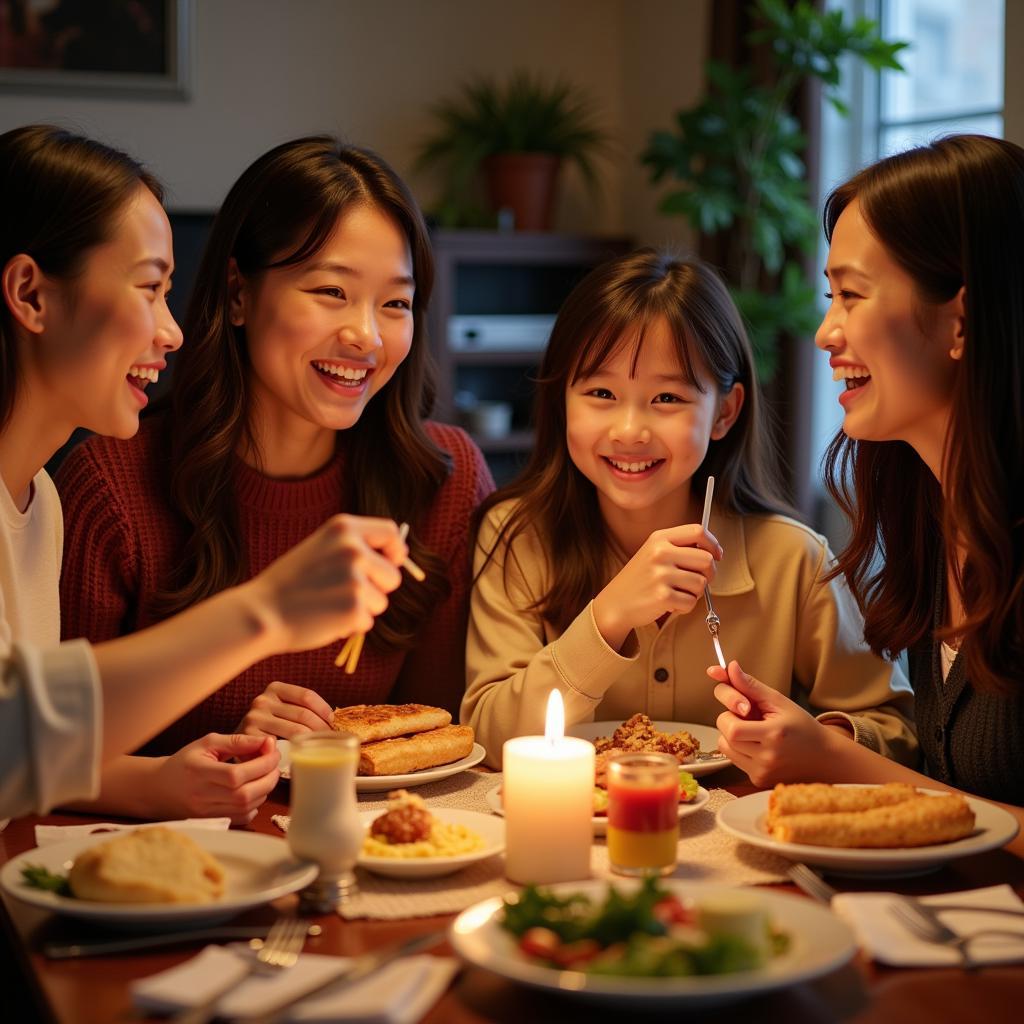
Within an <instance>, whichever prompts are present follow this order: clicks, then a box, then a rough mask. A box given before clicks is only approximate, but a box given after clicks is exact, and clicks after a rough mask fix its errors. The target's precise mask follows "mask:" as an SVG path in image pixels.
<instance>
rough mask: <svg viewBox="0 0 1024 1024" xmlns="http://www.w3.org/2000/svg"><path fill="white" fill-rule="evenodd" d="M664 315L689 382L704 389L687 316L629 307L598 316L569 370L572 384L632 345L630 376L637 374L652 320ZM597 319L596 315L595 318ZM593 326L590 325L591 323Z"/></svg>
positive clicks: (598, 369) (676, 312) (675, 311)
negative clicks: (693, 352) (620, 311)
mask: <svg viewBox="0 0 1024 1024" xmlns="http://www.w3.org/2000/svg"><path fill="white" fill-rule="evenodd" d="M657 317H663V318H664V319H665V321H666V322H667V324H668V328H669V332H670V333H671V335H672V339H673V341H674V342H675V354H676V359H677V361H678V363H679V369H680V371H681V373H682V375H683V378H684V380H685V381H686V383H687V384H688V385H689V386H690V387H693V388H696V389H697V390H698V391H700V392H701V393H703V392H705V391H706V390H707V388H705V387H704V385H703V384H702V383H701V381H700V378H699V377H698V376H697V374H696V373H695V371H694V360H693V355H692V351H691V348H692V346H693V345H694V344H695V341H694V338H693V334H692V332H691V330H690V326H689V324H688V323H687V322H686V320H685V318H684V317H683V316H682V315H681V313H680V312H679V311H677V310H672V311H670V312H664V311H663V310H660V309H659V310H640V309H635V310H629V311H627V312H624V313H623V314H622V315H620V316H616V317H607V318H604V317H602V318H600V319H597V322H595V323H594V324H593V328H594V330H593V334H591V335H590V340H589V341H588V342H587V343H586V344H584V345H582V346H581V351H580V356H579V359H578V360H577V361H576V363H575V365H574V366H573V367H572V370H571V372H570V374H569V385H570V386H572V385H573V384H576V383H577V382H578V381H580V380H585V379H586V378H588V377H593V376H595V375H596V374H597V373H599V372H600V371H601V369H602V368H603V367H604V366H606V365H607V364H608V363H609V362H610V361H611V360H612V359H614V358H615V357H616V356H618V355H619V353H621V352H623V351H624V350H626V349H631V350H632V354H631V356H630V360H629V376H630V378H631V379H632V378H635V377H636V375H637V367H638V365H639V363H640V355H641V353H642V351H643V347H644V342H645V341H646V340H647V332H648V331H649V330H650V328H651V322H652V321H653V320H655V319H656V318H657ZM595 319H596V318H595ZM587 326H590V325H587Z"/></svg>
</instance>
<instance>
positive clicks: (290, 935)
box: [171, 914, 307, 1024]
mask: <svg viewBox="0 0 1024 1024" xmlns="http://www.w3.org/2000/svg"><path fill="white" fill-rule="evenodd" d="M306 927H307V926H306V921H305V920H303V919H302V918H298V917H295V916H294V915H292V914H282V915H281V916H280V917H279V918H278V919H277V920H276V921H275V922H274V923H273V925H271V927H270V931H268V932H267V937H266V938H265V939H264V940H263V943H262V945H261V946H259V948H258V949H257V950H256V956H255V958H254V959H252V960H251V961H250V962H249V963H248V965H247V966H248V970H247V971H246V973H245V974H243V975H242V977H240V978H237V979H235V978H233V979H232V980H231V981H230V982H229V983H228V984H227V985H224V986H223V987H222V988H220V989H218V990H217V991H216V992H215V993H214V994H213V995H212V996H210V997H209V998H208V999H207V1000H206V1002H205V1003H201V1004H200V1005H199V1006H193V1007H190V1008H189V1009H187V1010H183V1011H182V1012H181V1013H178V1014H175V1016H174V1017H172V1018H171V1022H172V1024H207V1022H208V1021H211V1020H213V1018H214V1017H215V1016H216V1015H217V1004H218V1003H219V1002H220V1001H221V999H223V998H224V996H226V995H227V994H228V992H230V991H231V990H232V989H234V988H236V987H237V986H238V985H241V984H242V982H244V981H245V979H246V978H248V977H249V976H250V975H252V974H256V973H257V972H259V971H279V970H285V969H287V968H289V967H294V966H295V964H296V963H297V961H298V959H299V953H301V952H302V947H303V946H304V945H305V942H306ZM257 941H258V940H257Z"/></svg>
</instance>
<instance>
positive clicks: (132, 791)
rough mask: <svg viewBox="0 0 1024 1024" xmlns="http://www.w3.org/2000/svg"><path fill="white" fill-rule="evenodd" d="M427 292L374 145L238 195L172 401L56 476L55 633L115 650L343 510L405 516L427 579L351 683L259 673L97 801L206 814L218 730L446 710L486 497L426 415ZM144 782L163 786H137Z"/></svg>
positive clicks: (413, 211)
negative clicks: (59, 537)
mask: <svg viewBox="0 0 1024 1024" xmlns="http://www.w3.org/2000/svg"><path fill="white" fill-rule="evenodd" d="M432 280H433V263H432V257H431V253H430V246H429V240H428V237H427V233H426V230H425V227H424V224H423V220H422V217H421V215H420V212H419V210H418V208H417V206H416V203H415V200H414V199H413V198H412V196H411V195H410V193H409V191H408V189H407V188H406V187H405V185H404V184H403V183H402V182H401V180H400V179H399V178H398V177H397V176H396V175H395V173H394V172H393V171H392V170H391V169H390V168H389V167H388V166H387V164H385V163H384V162H383V161H382V160H381V159H380V158H379V157H377V156H375V155H374V154H372V153H369V152H366V151H363V150H359V149H355V148H352V147H344V146H343V147H339V145H338V144H337V143H336V142H335V141H334V140H332V139H330V138H326V137H316V138H306V139H298V140H295V141H293V142H289V143H286V144H284V145H282V146H278V147H276V148H275V149H273V150H271V151H270V152H269V153H266V154H265V155H263V156H262V157H260V158H259V159H257V160H256V161H255V163H253V164H252V165H251V166H250V167H249V168H248V169H247V170H246V171H245V172H244V173H243V175H242V176H241V178H240V179H239V180H238V181H237V182H236V184H235V185H234V186H233V187H232V189H231V191H230V192H229V193H228V196H227V198H226V199H225V201H224V205H223V206H222V207H221V210H220V212H219V213H218V214H217V217H216V219H215V221H214V224H213V227H212V230H211V234H210V238H209V241H208V243H207V246H206V251H205V253H204V256H203V260H202V263H201V265H200V270H199V274H198V278H197V282H196V286H195V290H194V292H193V294H192V297H191V301H190V303H189V308H188V312H187V315H186V318H185V324H184V327H185V338H186V339H187V340H186V344H185V346H184V347H183V349H182V351H181V353H180V354H179V356H178V357H177V359H176V362H175V366H174V383H173V387H172V392H171V396H170V401H169V402H168V403H165V404H164V406H163V407H162V408H160V409H158V410H156V412H155V414H154V415H153V416H151V417H148V418H147V419H146V420H144V422H143V424H142V428H141V430H140V431H139V434H138V435H137V436H136V437H135V438H133V439H131V440H130V441H127V442H125V441H114V440H109V439H106V438H98V437H95V438H91V439H89V440H88V441H86V442H85V443H84V444H82V445H80V446H79V447H78V448H76V449H75V450H74V451H73V452H72V453H71V454H70V455H69V456H68V458H67V459H66V461H65V462H64V464H63V465H62V467H61V469H60V472H59V474H58V476H57V486H58V489H59V491H60V493H61V498H62V501H63V502H64V508H65V517H66V520H67V540H66V543H65V549H64V550H65V554H64V569H63V575H62V579H61V605H62V612H63V619H62V628H63V632H64V635H65V636H68V637H75V636H85V637H88V638H89V639H91V640H94V641H96V640H104V639H107V638H109V637H113V636H117V635H119V634H121V633H125V632H130V631H133V630H136V629H139V628H141V627H143V626H146V625H148V624H150V623H152V622H156V621H159V620H160V619H163V618H165V617H166V616H168V615H171V614H174V613H175V612H177V611H178V610H180V609H183V608H186V607H188V606H190V605H192V604H194V603H195V602H196V601H199V600H202V599H203V598H205V597H207V596H209V595H211V594H215V593H218V592H219V591H221V590H223V589H224V588H225V587H229V586H232V585H233V584H236V583H238V582H240V581H242V580H245V579H247V578H249V577H250V576H251V575H252V574H254V573H257V572H259V571H260V570H261V569H262V568H263V566H264V565H266V564H268V563H269V562H270V561H271V560H273V559H274V558H275V557H276V556H277V555H278V554H279V553H280V552H282V551H284V550H286V549H287V548H288V547H290V546H292V545H293V544H295V543H296V542H297V541H299V540H301V539H302V538H303V537H305V536H307V535H308V534H310V533H311V532H312V531H313V530H314V529H316V527H317V526H318V525H319V524H320V523H321V522H323V520H324V519H325V518H327V517H328V516H330V515H332V514H334V513H337V512H340V511H345V512H350V513H358V514H365V515H376V516H382V517H387V518H390V519H394V520H396V521H399V522H408V523H409V525H410V528H411V530H410V535H409V547H410V550H411V554H412V558H413V559H414V560H415V561H416V562H418V563H419V565H420V566H421V567H422V568H423V569H424V570H425V572H426V580H425V581H424V582H422V583H418V582H416V581H414V580H412V579H411V578H410V577H408V576H406V578H405V580H404V582H403V585H402V586H401V587H400V588H399V589H398V590H397V591H396V592H395V593H394V594H393V595H391V599H390V605H389V607H388V609H387V612H386V613H385V614H384V615H383V616H381V617H380V618H379V619H378V620H377V623H376V625H375V627H374V629H373V631H372V633H370V634H369V636H368V638H367V644H366V647H365V648H364V650H363V653H362V656H361V658H360V661H359V665H358V668H357V671H356V673H355V674H354V675H346V674H345V673H344V672H343V671H342V670H341V669H340V668H337V667H335V664H334V661H335V657H336V655H337V654H338V651H339V649H340V644H332V645H330V646H328V647H324V648H321V649H319V650H316V651H311V652H308V653H305V654H300V655H290V654H285V655H280V656H276V657H273V658H268V659H267V660H265V661H262V662H260V663H258V664H256V665H254V666H253V667H251V668H250V669H248V670H246V671H245V672H243V673H242V674H241V675H240V676H238V677H237V678H236V679H234V680H233V681H232V682H231V683H229V684H228V685H227V686H225V687H223V688H222V689H221V690H220V691H218V693H217V694H215V695H214V696H213V697H211V698H209V699H208V700H206V701H205V702H204V703H202V704H201V705H199V706H198V707H197V708H195V709H194V710H193V711H191V712H190V713H189V714H187V715H186V716H185V717H184V718H182V719H180V720H179V721H178V722H177V723H175V724H174V725H173V726H172V727H171V728H169V729H168V730H166V731H165V732H164V733H163V734H161V735H160V736H159V737H157V739H156V740H154V741H153V742H152V743H151V744H149V745H148V746H147V748H145V751H144V753H146V754H152V755H157V756H156V757H149V758H143V757H126V758H123V759H122V760H121V761H120V762H119V763H117V764H116V765H115V766H114V767H113V768H111V769H109V770H108V771H107V772H106V774H105V777H104V785H103V792H102V795H101V797H100V800H99V801H98V803H99V805H101V806H103V807H104V808H105V809H107V810H115V811H120V812H121V813H126V814H143V815H153V814H164V815H170V814H175V815H176V814H182V813H188V814H203V813H205V812H206V799H207V798H206V792H205V787H204V785H203V780H202V774H201V771H199V770H197V769H198V768H201V765H199V764H198V762H197V755H196V752H195V746H196V744H195V741H196V740H197V737H200V736H202V735H203V734H204V733H206V732H208V731H210V730H214V731H225V730H231V729H234V728H237V727H238V726H239V723H241V729H242V731H244V732H248V733H256V734H260V733H262V734H264V735H269V736H279V737H291V736H294V735H296V734H298V733H300V732H303V731H306V730H310V729H322V728H325V727H327V725H328V723H329V720H330V715H331V711H332V709H333V707H334V706H335V705H343V704H356V703H363V702H366V703H375V702H383V701H395V702H399V701H406V700H419V701H423V702H425V703H430V704H436V705H441V706H445V707H448V708H450V709H452V710H453V711H457V709H458V706H459V701H460V699H461V695H462V691H463V688H464V685H465V675H464V645H465V620H466V609H467V591H468V584H469V556H468V537H469V523H470V519H471V516H472V514H473V511H474V509H475V508H476V506H477V505H478V504H479V502H480V500H481V499H482V498H483V497H484V496H485V495H486V494H488V493H489V492H490V491H491V490H492V489H493V482H492V480H491V477H490V474H489V472H488V470H487V468H486V465H485V464H484V462H483V458H482V456H481V455H480V452H479V450H478V449H477V448H476V447H475V446H474V445H473V443H472V442H471V441H470V440H469V438H468V437H467V436H466V435H465V434H464V433H463V432H462V431H460V430H458V429H456V428H454V427H448V426H442V425H440V424H437V423H433V422H429V421H426V420H425V419H424V416H425V415H426V414H427V412H428V411H429V409H430V407H431V404H432V400H433V393H434V388H433V382H432V380H431V377H430V373H429V365H428V364H429V357H428V353H427V348H426V338H425V336H424V335H425V315H426V306H427V300H428V298H429V295H430V290H431V284H432ZM140 685H145V683H144V682H140ZM183 744H184V745H185V746H183ZM157 773H160V774H161V777H162V778H163V779H164V780H165V782H166V784H165V785H163V786H162V787H161V792H160V793H155V792H154V791H153V788H152V787H151V786H150V785H149V784H148V782H147V781H146V780H147V779H149V778H150V777H151V776H156V775H157ZM94 806H95V805H94Z"/></svg>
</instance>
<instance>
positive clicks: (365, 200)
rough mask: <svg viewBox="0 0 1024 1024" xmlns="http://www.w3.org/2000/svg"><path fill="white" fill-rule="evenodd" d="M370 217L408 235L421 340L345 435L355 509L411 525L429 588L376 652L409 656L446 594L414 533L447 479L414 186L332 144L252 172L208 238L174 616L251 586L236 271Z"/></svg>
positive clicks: (275, 260) (191, 330)
mask: <svg viewBox="0 0 1024 1024" xmlns="http://www.w3.org/2000/svg"><path fill="white" fill-rule="evenodd" d="M360 205H369V206H373V207H375V208H376V209H378V210H380V211H381V212H382V213H383V214H385V215H386V216H388V217H390V218H391V219H392V220H394V222H395V223H396V224H397V225H398V226H399V228H400V229H401V230H402V231H403V233H404V234H405V236H406V238H407V239H408V242H409V248H410V250H411V253H412V263H413V273H414V276H415V281H416V289H415V295H414V298H413V323H414V327H413V339H412V346H411V348H410V350H409V354H408V356H407V357H406V358H405V359H404V360H403V362H402V363H401V365H400V366H399V367H398V369H397V370H396V372H395V375H394V377H393V378H392V379H391V381H389V382H388V385H387V387H386V388H384V389H383V391H382V392H381V393H380V394H379V395H377V396H375V397H374V399H373V400H372V401H371V402H370V403H369V405H368V406H367V407H366V409H365V410H364V412H363V414H362V415H361V416H360V418H359V420H358V422H357V423H355V424H354V425H353V426H352V427H350V428H349V429H347V430H345V431H344V445H345V451H346V470H345V475H346V479H347V480H348V481H349V483H348V489H349V501H350V504H349V507H348V509H347V511H350V512H353V513H356V514H360V515H377V516H387V517H389V518H393V519H402V520H404V521H408V522H409V524H410V526H411V527H412V531H411V535H410V536H411V547H412V551H413V558H414V559H415V560H416V561H417V562H419V563H420V564H421V565H422V566H423V568H424V569H425V570H426V571H427V580H426V582H424V583H421V584H416V583H414V582H407V583H406V584H405V585H404V586H403V587H401V588H400V589H399V590H398V591H396V593H395V594H394V596H393V597H392V599H391V603H390V605H389V607H388V610H387V612H386V614H385V615H384V616H382V617H381V618H380V619H378V621H377V625H376V626H375V627H374V630H373V633H372V634H371V642H372V643H375V644H377V645H378V646H381V647H384V648H403V647H407V646H409V645H410V644H411V643H412V642H413V639H414V636H415V633H416V629H417V627H418V625H419V623H420V622H421V621H422V620H423V618H424V617H425V616H426V615H427V613H428V612H429V610H430V609H431V608H432V607H433V606H434V605H436V603H437V601H438V600H439V599H440V598H441V597H443V596H444V594H445V593H447V590H448V582H447V572H448V567H447V566H446V565H444V564H443V562H442V561H441V559H440V558H439V557H438V556H437V555H436V554H433V553H432V552H430V551H427V550H426V549H424V548H422V547H421V546H420V545H419V542H418V541H417V539H416V538H417V535H418V530H417V525H418V523H419V522H420V520H421V518H422V517H423V516H424V515H425V514H426V512H427V511H428V509H429V507H430V505H431V504H432V502H433V500H434V496H435V495H436V493H437V491H438V489H439V488H440V486H441V484H442V483H443V482H444V480H445V479H446V478H447V476H448V473H449V471H450V465H449V459H448V457H447V456H446V454H445V453H444V452H442V451H441V450H440V449H439V448H438V447H437V446H436V445H434V444H433V442H432V441H431V440H430V438H429V437H428V436H427V434H426V432H425V430H424V427H423V419H424V417H425V416H426V415H427V414H428V413H429V412H430V409H431V408H432V406H433V402H434V392H435V389H434V379H433V374H432V370H431V366H430V357H429V352H428V346H427V339H426V308H427V302H428V300H429V298H430V291H431V287H432V285H433V280H434V263H433V257H432V255H431V250H430V242H429V239H428V236H427V230H426V226H425V225H424V223H423V217H422V215H421V213H420V211H419V208H418V206H417V205H416V201H415V200H414V199H413V197H412V195H411V194H410V192H409V190H408V189H407V188H406V186H405V184H404V183H403V182H402V181H401V179H400V178H399V177H398V175H397V174H395V172H394V171H393V170H392V169H391V168H390V167H389V166H388V165H387V164H386V163H385V162H384V161H383V160H382V159H381V158H380V157H379V156H377V155H376V154H374V153H371V152H369V151H367V150H363V149H356V148H355V147H352V146H342V145H340V144H339V143H338V142H337V141H336V140H335V139H332V138H330V137H328V136H316V137H310V138H303V139H296V140H294V141H292V142H287V143H284V144H283V145H280V146H277V147H276V148H274V149H272V150H270V152H268V153H266V154H264V155H263V156H261V157H260V158H259V159H257V160H256V161H255V163H253V164H252V165H251V166H250V167H249V168H248V169H247V170H246V171H245V172H244V173H243V174H242V176H241V177H240V178H239V179H238V181H237V182H236V183H235V184H234V186H233V187H232V188H231V191H230V192H229V193H228V195H227V198H226V199H225V200H224V205H223V206H222V207H221V208H220V212H219V213H218V214H217V217H216V219H215V220H214V223H213V227H212V229H211V232H210V238H209V241H208V242H207V245H206V250H205V252H204V254H203V258H202V262H201V264H200V268H199V273H198V276H197V281H196V287H195V290H194V292H193V294H192V297H191V300H190V302H189V307H188V312H187V314H186V317H185V337H186V339H187V344H186V345H185V346H184V348H183V349H182V351H181V353H180V355H179V356H178V357H177V360H176V363H175V368H174V386H173V389H172V392H171V421H170V423H169V424H168V429H167V432H166V433H167V437H168V438H169V441H168V443H169V445H170V452H169V460H170V495H169V497H170V502H171V505H172V507H173V509H174V511H175V512H176V513H177V514H178V515H179V516H180V517H181V518H182V519H183V520H184V522H185V523H186V524H187V525H188V527H189V529H190V533H189V537H188V541H187V543H186V545H185V550H184V552H183V558H182V560H181V565H180V567H179V570H178V573H177V575H176V577H175V579H173V580H172V581H171V582H170V586H169V588H168V590H167V592H166V593H165V594H163V595H162V596H161V598H160V600H159V606H160V610H161V612H162V613H163V614H165V615H169V614H173V613H174V612H177V611H179V610H181V609H182V608H185V607H187V606H189V605H191V604H194V603H195V602H196V601H199V600H201V599H203V598H205V597H208V596H209V595H211V594H214V593H216V592H218V591H220V590H222V589H224V588H225V587H228V586H231V585H233V584H236V583H239V582H240V581H242V580H243V579H245V578H246V577H247V575H248V572H249V570H248V567H247V566H246V564H245V556H244V552H243V550H242V547H241V543H240V539H239V536H238V530H237V526H236V524H237V513H236V509H235V505H234V489H233V474H234V467H235V459H236V452H237V451H238V450H239V449H240V447H247V448H249V449H250V450H255V451H257V452H258V448H257V446H256V444H255V441H254V438H253V436H252V432H251V430H250V424H249V418H248V414H249V403H250V386H249V379H248V378H249V358H248V352H247V349H246V338H245V328H244V327H235V326H233V325H232V324H231V322H230V319H229V313H230V310H229V293H228V263H229V260H230V259H231V258H232V257H233V258H234V259H235V260H236V262H237V264H238V269H239V271H240V272H241V274H242V275H243V276H251V275H258V274H260V273H262V272H264V271H267V270H272V269H274V268H277V267H287V266H294V265H296V264H298V263H301V262H303V261H305V260H307V259H309V258H311V257H312V256H314V255H315V254H316V253H317V252H318V251H319V250H320V249H321V248H322V247H323V245H324V244H325V243H326V241H327V239H328V238H329V237H330V235H331V233H332V232H333V231H334V229H335V227H336V226H337V223H338V220H339V218H341V217H342V216H344V214H345V213H346V212H347V211H348V210H351V209H354V208H355V207H357V206H360Z"/></svg>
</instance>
